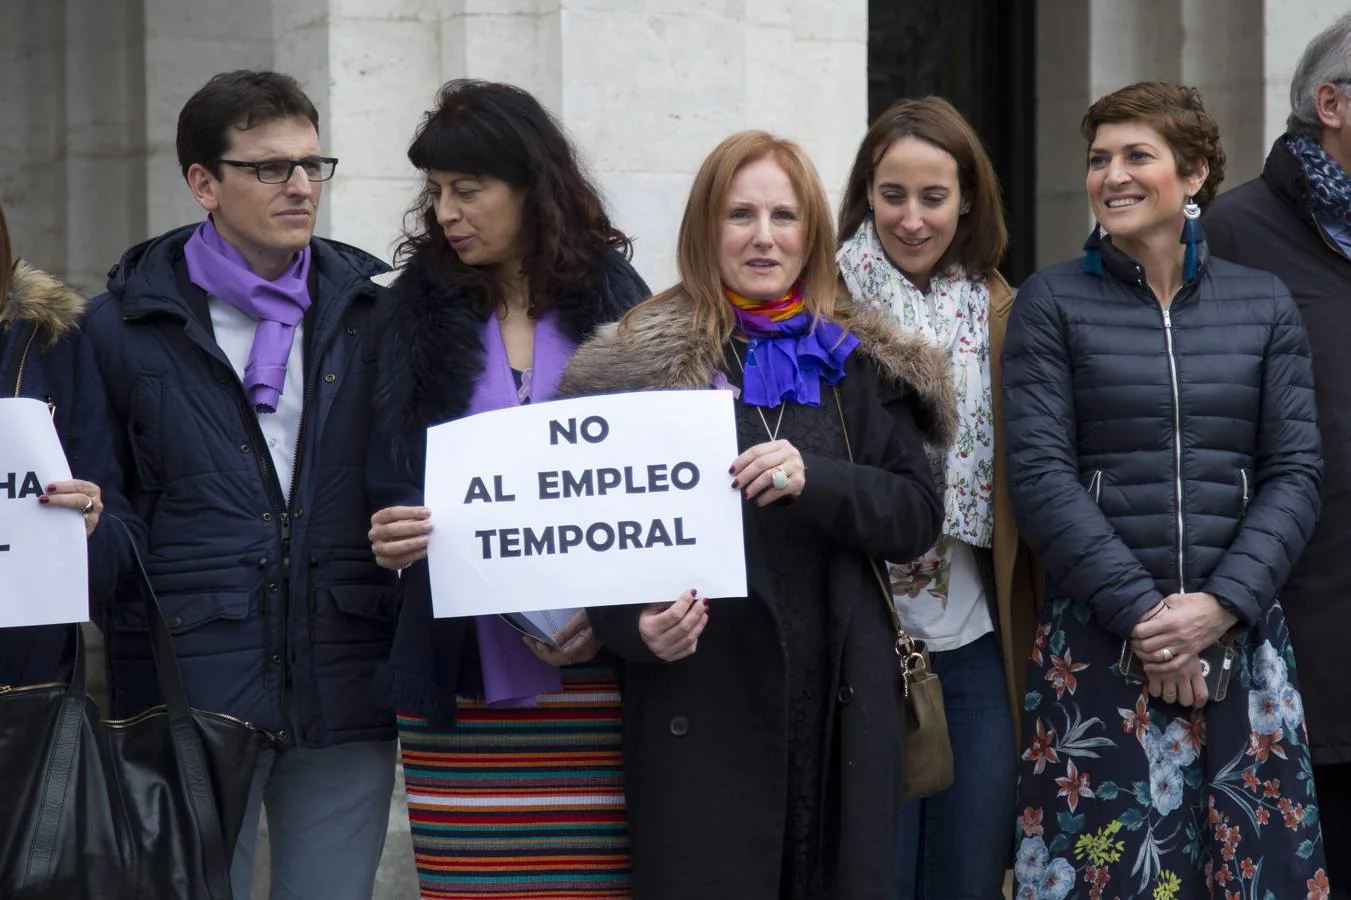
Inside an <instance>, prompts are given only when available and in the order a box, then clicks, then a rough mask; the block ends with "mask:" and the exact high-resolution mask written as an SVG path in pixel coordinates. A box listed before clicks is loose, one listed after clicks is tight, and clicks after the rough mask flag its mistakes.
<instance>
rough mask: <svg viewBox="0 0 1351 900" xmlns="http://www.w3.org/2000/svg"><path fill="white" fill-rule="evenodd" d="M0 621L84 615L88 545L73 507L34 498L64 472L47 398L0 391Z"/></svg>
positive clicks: (8, 624)
mask: <svg viewBox="0 0 1351 900" xmlns="http://www.w3.org/2000/svg"><path fill="white" fill-rule="evenodd" d="M0 435H3V438H0V584H2V585H4V589H3V590H0V628H13V627H16V626H23V625H56V624H61V623H67V622H83V621H85V620H86V619H88V618H89V581H88V578H89V575H88V572H89V567H88V555H87V554H88V550H87V547H86V541H85V536H84V520H83V518H82V517H81V516H80V514H79V513H78V512H75V511H74V510H68V509H51V508H48V507H45V506H42V505H40V504H39V503H38V497H40V496H42V494H43V491H44V486H45V485H47V484H49V483H51V482H53V481H64V480H66V479H68V478H70V467H69V465H68V464H67V463H66V456H65V453H64V452H63V451H62V449H61V441H60V439H59V438H58V437H57V435H56V428H55V427H54V426H53V425H52V417H51V414H50V413H49V412H48V410H47V404H45V403H42V402H41V401H39V400H30V399H26V398H4V399H0Z"/></svg>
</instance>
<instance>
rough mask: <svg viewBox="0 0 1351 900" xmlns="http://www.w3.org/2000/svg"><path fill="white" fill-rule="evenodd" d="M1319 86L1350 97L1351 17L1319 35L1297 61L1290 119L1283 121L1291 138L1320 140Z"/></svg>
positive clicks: (1347, 16) (1292, 83)
mask: <svg viewBox="0 0 1351 900" xmlns="http://www.w3.org/2000/svg"><path fill="white" fill-rule="evenodd" d="M1320 84H1335V85H1337V86H1338V87H1340V88H1341V89H1342V91H1343V92H1345V93H1351V13H1348V14H1346V15H1344V16H1342V17H1341V18H1340V19H1338V20H1337V21H1336V22H1333V23H1332V24H1331V25H1329V26H1328V27H1327V28H1325V29H1323V30H1322V31H1321V32H1319V34H1318V36H1317V37H1316V38H1314V39H1313V40H1312V41H1309V46H1307V47H1305V48H1304V54H1303V55H1302V56H1300V58H1299V65H1298V66H1296V67H1295V75H1294V77H1293V78H1291V79H1290V117H1289V118H1287V119H1286V120H1285V128H1286V130H1287V131H1289V132H1290V133H1291V134H1294V135H1298V136H1300V137H1306V138H1309V139H1310V140H1314V141H1317V140H1321V139H1322V137H1323V122H1322V121H1321V120H1320V119H1319V118H1318V105H1317V104H1318V86H1319V85H1320Z"/></svg>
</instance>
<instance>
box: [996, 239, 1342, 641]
mask: <svg viewBox="0 0 1351 900" xmlns="http://www.w3.org/2000/svg"><path fill="white" fill-rule="evenodd" d="M1092 243H1093V242H1090V244H1092ZM1101 258H1102V269H1103V273H1102V274H1092V273H1090V272H1088V271H1085V269H1086V268H1087V267H1085V266H1083V265H1081V263H1080V262H1078V261H1074V262H1067V263H1062V264H1060V265H1057V266H1053V267H1051V268H1049V269H1046V270H1043V271H1042V272H1039V273H1037V274H1036V275H1034V276H1032V278H1031V279H1029V280H1028V282H1027V283H1026V284H1025V285H1024V286H1023V288H1022V290H1021V291H1020V292H1019V293H1018V297H1017V300H1016V301H1015V302H1014V305H1013V315H1012V318H1011V321H1010V323H1009V332H1008V340H1007V343H1006V344H1005V345H1004V398H1005V404H1004V409H1005V416H1006V419H1005V433H1006V435H1007V447H1008V459H1009V479H1010V486H1011V491H1010V493H1011V500H1012V503H1013V511H1014V516H1015V518H1016V519H1017V521H1018V528H1019V530H1020V531H1021V533H1022V534H1023V537H1024V539H1025V540H1027V542H1028V544H1029V545H1030V546H1031V547H1032V549H1033V551H1034V552H1035V553H1036V554H1037V555H1038V556H1039V557H1041V559H1042V560H1043V561H1044V562H1045V564H1046V571H1047V581H1048V584H1047V596H1062V597H1069V598H1070V599H1073V600H1076V601H1080V602H1086V603H1088V604H1090V606H1091V608H1092V610H1093V613H1094V615H1095V617H1096V619H1097V621H1098V623H1099V624H1100V625H1101V626H1102V627H1104V628H1106V629H1107V630H1109V631H1111V632H1113V633H1115V634H1117V635H1119V636H1121V637H1123V638H1124V637H1127V636H1129V634H1130V632H1131V629H1132V628H1134V626H1135V625H1136V623H1137V622H1138V621H1139V620H1140V618H1141V617H1142V616H1143V615H1144V614H1145V613H1146V612H1147V611H1148V610H1149V609H1151V608H1152V607H1153V606H1154V605H1155V604H1157V603H1158V602H1159V601H1160V600H1161V599H1162V598H1163V597H1164V596H1166V595H1168V594H1172V593H1174V592H1178V591H1204V592H1207V593H1211V594H1214V595H1215V596H1216V597H1217V598H1218V599H1219V601H1220V602H1221V604H1222V605H1223V606H1224V607H1225V608H1227V609H1228V610H1229V611H1230V612H1232V613H1234V614H1235V615H1236V616H1238V617H1239V618H1240V619H1241V620H1243V621H1244V622H1245V623H1247V624H1250V625H1251V624H1253V623H1254V622H1256V620H1257V618H1258V617H1259V615H1260V614H1261V612H1262V610H1263V609H1264V608H1266V607H1268V606H1269V605H1270V604H1271V603H1272V602H1273V601H1274V599H1275V597H1276V594H1277V592H1278V591H1279V590H1280V588H1281V586H1282V584H1283V583H1284V582H1285V579H1286V576H1287V575H1288V574H1289V572H1290V568H1291V566H1292V565H1293V564H1294V562H1295V560H1296V559H1298V558H1299V555H1300V553H1301V552H1302V551H1303V549H1304V545H1305V544H1306V543H1307V542H1308V540H1309V535H1310V534H1311V533H1312V531H1313V526H1314V522H1315V520H1316V519H1317V518H1318V511H1319V499H1318V486H1319V480H1320V478H1321V477H1322V454H1321V450H1320V446H1319V435H1318V427H1317V423H1316V417H1315V412H1314V395H1313V372H1312V366H1311V362H1310V357H1309V342H1308V337H1307V335H1306V334H1305V332H1304V326H1303V323H1302V321H1301V319H1300V315H1299V311H1298V310H1297V309H1296V307H1295V304H1294V302H1293V301H1292V300H1291V299H1290V294H1289V292H1288V291H1286V289H1285V286H1284V285H1283V284H1281V282H1280V280H1279V279H1277V278H1276V277H1275V276H1273V275H1270V274H1268V273H1266V272H1258V271H1256V270H1253V269H1246V268H1243V267H1241V266H1237V265H1233V264H1231V263H1227V262H1224V261H1223V260H1218V259H1210V260H1206V259H1205V258H1204V254H1203V259H1202V265H1201V268H1200V270H1199V274H1198V277H1197V278H1196V279H1194V280H1192V281H1190V282H1188V283H1187V284H1186V285H1185V286H1184V287H1183V288H1182V290H1181V291H1180V292H1179V293H1178V295H1177V296H1176V298H1174V300H1173V303H1172V304H1171V306H1170V308H1169V310H1168V311H1167V312H1166V313H1165V312H1164V311H1163V309H1162V308H1161V307H1160V305H1159V303H1158V301H1157V300H1156V299H1155V298H1154V295H1153V294H1152V292H1151V291H1150V290H1149V288H1148V286H1147V285H1146V283H1145V275H1144V269H1143V267H1141V266H1140V265H1139V264H1138V263H1137V262H1136V261H1135V260H1133V259H1131V258H1130V257H1128V256H1127V255H1126V254H1124V253H1122V252H1121V251H1120V250H1118V249H1116V248H1115V247H1113V246H1112V244H1111V242H1110V240H1105V241H1103V242H1102V244H1101Z"/></svg>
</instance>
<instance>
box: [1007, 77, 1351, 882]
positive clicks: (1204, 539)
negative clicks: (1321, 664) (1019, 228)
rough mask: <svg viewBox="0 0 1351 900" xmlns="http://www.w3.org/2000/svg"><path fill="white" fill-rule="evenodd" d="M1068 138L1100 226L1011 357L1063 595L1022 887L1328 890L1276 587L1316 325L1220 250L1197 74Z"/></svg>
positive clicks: (1212, 134) (1019, 472)
mask: <svg viewBox="0 0 1351 900" xmlns="http://www.w3.org/2000/svg"><path fill="white" fill-rule="evenodd" d="M1081 131H1082V133H1083V137H1084V140H1085V142H1086V143H1087V152H1086V159H1087V168H1088V174H1087V186H1088V194H1089V200H1090V201H1091V203H1092V206H1093V210H1094V212H1095V213H1096V215H1097V217H1098V221H1099V222H1100V223H1101V224H1100V226H1099V228H1097V229H1095V231H1094V233H1093V235H1092V236H1091V237H1090V238H1089V240H1088V243H1087V244H1086V245H1085V253H1084V256H1083V258H1082V259H1079V260H1074V261H1072V262H1067V263H1062V264H1060V265H1057V266H1053V267H1051V268H1049V269H1046V270H1044V271H1042V272H1040V273H1038V274H1037V275H1034V276H1033V277H1032V278H1031V279H1030V280H1029V281H1028V282H1027V284H1025V285H1024V286H1023V288H1022V290H1021V291H1020V292H1019V295H1018V299H1017V300H1016V301H1015V303H1014V305H1013V315H1012V319H1011V321H1010V323H1009V334H1008V341H1007V343H1006V345H1005V350H1004V396H1005V415H1006V417H1005V429H1006V432H1007V437H1008V455H1009V471H1010V485H1011V487H1010V494H1011V498H1012V501H1013V510H1014V516H1015V518H1016V519H1017V521H1018V525H1019V528H1020V529H1021V533H1022V535H1023V537H1024V538H1025V539H1026V540H1027V541H1028V543H1029V544H1030V545H1031V546H1032V548H1033V550H1034V551H1036V553H1037V554H1038V555H1039V556H1040V557H1041V559H1042V561H1043V563H1044V564H1045V566H1046V571H1047V596H1048V597H1049V598H1051V599H1050V600H1049V601H1048V602H1047V604H1046V606H1045V607H1044V608H1043V610H1042V614H1041V624H1040V627H1039V628H1038V629H1037V632H1036V636H1035V639H1034V642H1033V646H1032V659H1031V664H1030V666H1029V669H1028V673H1029V674H1028V687H1029V689H1028V693H1027V698H1026V704H1025V718H1024V730H1023V733H1024V745H1025V749H1024V751H1023V754H1022V764H1021V778H1020V780H1019V797H1018V808H1019V809H1020V810H1021V815H1020V816H1019V817H1018V819H1017V826H1016V839H1017V856H1016V859H1015V863H1014V875H1015V878H1016V894H1015V896H1016V897H1018V898H1020V900H1065V898H1069V897H1080V898H1091V900H1098V898H1112V897H1149V898H1153V900H1181V898H1197V897H1222V898H1241V900H1249V898H1254V900H1266V898H1268V897H1270V898H1279V900H1292V898H1306V897H1308V898H1326V897H1327V896H1328V882H1327V874H1326V868H1325V866H1324V862H1323V845H1322V837H1321V833H1320V829H1319V819H1318V805H1317V800H1316V797H1315V793H1314V785H1313V779H1312V769H1311V765H1310V757H1309V750H1308V744H1307V739H1306V736H1305V727H1304V709H1303V704H1302V702H1301V700H1300V695H1299V686H1298V682H1297V680H1296V674H1295V659H1294V653H1293V651H1292V649H1291V646H1290V637H1289V631H1288V629H1287V628H1286V624H1285V616H1284V613H1283V612H1282V611H1281V605H1280V603H1279V602H1278V601H1277V592H1278V591H1279V589H1280V587H1281V585H1282V584H1283V583H1284V581H1285V578H1286V576H1287V575H1288V574H1289V571H1290V567H1291V565H1292V564H1293V563H1294V561H1295V560H1296V559H1297V558H1298V556H1299V554H1300V552H1301V551H1302V550H1303V548H1304V545H1305V542H1306V541H1307V540H1308V537H1309V534H1310V533H1311V531H1312V529H1313V524H1314V521H1315V520H1316V518H1317V515H1318V510H1319V500H1318V488H1319V481H1320V478H1321V474H1322V456H1321V452H1320V448H1319V436H1318V428H1317V424H1316V422H1315V414H1314V401H1313V376H1312V370H1311V364H1310V359H1309V345H1308V339H1307V336H1306V335H1305V332H1304V326H1303V324H1302V322H1301V320H1300V315H1299V311H1298V309H1296V307H1295V305H1294V303H1293V302H1292V301H1291V299H1290V295H1289V293H1288V292H1287V291H1286V289H1285V286H1284V285H1282V284H1281V282H1280V281H1279V280H1278V279H1277V278H1275V277H1274V276H1272V275H1269V274H1267V273H1264V272H1257V271H1255V270H1252V269H1245V268H1242V267H1240V266H1236V265H1232V264H1230V263H1227V262H1224V261H1223V260H1218V259H1212V258H1209V257H1208V254H1207V252H1206V247H1205V241H1204V235H1202V234H1201V231H1200V226H1199V223H1198V222H1197V217H1198V216H1199V215H1200V207H1204V206H1205V205H1206V204H1207V203H1208V202H1209V201H1210V200H1211V199H1212V198H1213V197H1214V196H1215V191H1216V188H1217V186H1218V185H1219V182H1220V180H1221V178H1222V177H1223V169H1224V151H1223V150H1222V149H1221V147H1220V142H1219V134H1218V130H1217V129H1216V127H1215V123H1214V121H1213V120H1212V119H1211V118H1210V116H1209V115H1208V114H1207V113H1206V112H1205V110H1204V108H1203V107H1202V106H1201V101H1200V97H1199V96H1198V95H1197V93H1196V91H1195V90H1193V89H1190V88H1184V87H1178V86H1176V85H1169V84H1162V83H1157V82H1155V83H1146V84H1137V85H1132V86H1130V87H1127V88H1123V89H1121V90H1120V91H1117V92H1115V93H1113V94H1110V95H1108V96H1106V97H1103V98H1102V99H1101V100H1099V101H1098V102H1097V103H1095V104H1093V106H1092V107H1091V108H1090V109H1089V111H1088V114H1087V115H1086V116H1085V117H1084V121H1083V124H1082V127H1081ZM1123 669H1124V670H1125V671H1124V672H1123ZM1136 673H1138V674H1136ZM1226 674H1227V676H1228V679H1227V684H1223V682H1224V676H1225V675H1226ZM1222 688H1223V692H1224V693H1225V694H1227V696H1224V697H1222V698H1221V696H1220V694H1221V690H1222Z"/></svg>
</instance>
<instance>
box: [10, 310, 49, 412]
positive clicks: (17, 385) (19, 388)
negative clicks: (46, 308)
mask: <svg viewBox="0 0 1351 900" xmlns="http://www.w3.org/2000/svg"><path fill="white" fill-rule="evenodd" d="M37 336H38V331H37V329H36V328H34V329H33V331H32V333H31V334H29V335H28V343H26V344H24V345H23V353H22V355H20V356H19V371H18V376H17V377H16V378H15V379H14V396H15V397H21V396H23V370H24V367H25V366H27V365H28V353H29V351H31V350H32V349H33V340H34V339H35V338H36V337H37ZM47 406H48V408H49V409H53V411H54V408H53V407H52V405H51V403H50V402H48V404H47Z"/></svg>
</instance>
